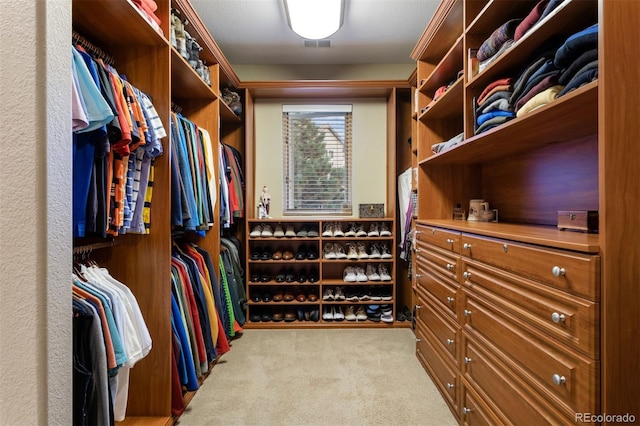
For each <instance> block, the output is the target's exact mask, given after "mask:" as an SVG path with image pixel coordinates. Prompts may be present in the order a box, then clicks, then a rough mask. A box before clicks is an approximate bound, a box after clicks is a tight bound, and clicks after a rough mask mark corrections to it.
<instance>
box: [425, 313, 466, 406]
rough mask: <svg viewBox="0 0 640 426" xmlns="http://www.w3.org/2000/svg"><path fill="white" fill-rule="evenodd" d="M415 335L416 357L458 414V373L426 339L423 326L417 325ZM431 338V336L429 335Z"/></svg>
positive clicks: (427, 333) (426, 333) (426, 331)
mask: <svg viewBox="0 0 640 426" xmlns="http://www.w3.org/2000/svg"><path fill="white" fill-rule="evenodd" d="M415 333H416V342H417V343H416V356H417V357H418V359H419V360H420V362H421V363H422V365H423V367H424V368H425V369H426V370H427V371H428V372H429V374H430V375H431V378H432V380H433V382H434V383H435V385H436V386H437V387H438V388H439V389H440V392H441V393H442V395H443V397H444V398H445V400H446V401H447V402H448V403H449V405H450V406H451V407H452V408H453V411H454V412H455V413H457V412H458V410H457V407H458V398H457V395H458V386H459V376H458V371H457V369H456V368H454V367H453V366H452V365H451V364H450V363H448V362H447V360H446V359H445V358H444V354H441V353H440V350H439V349H437V348H435V347H434V346H433V345H432V343H431V341H430V339H429V338H428V337H427V336H428V335H429V331H428V330H426V329H425V328H424V325H423V324H421V323H418V326H417V327H416V330H415ZM431 338H433V335H431Z"/></svg>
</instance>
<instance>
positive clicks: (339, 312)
mask: <svg viewBox="0 0 640 426" xmlns="http://www.w3.org/2000/svg"><path fill="white" fill-rule="evenodd" d="M333 319H334V320H336V321H342V320H343V319H344V313H343V312H342V306H338V308H337V309H336V310H334V312H333Z"/></svg>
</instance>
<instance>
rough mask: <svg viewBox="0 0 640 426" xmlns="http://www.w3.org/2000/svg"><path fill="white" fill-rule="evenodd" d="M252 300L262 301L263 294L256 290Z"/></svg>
mask: <svg viewBox="0 0 640 426" xmlns="http://www.w3.org/2000/svg"><path fill="white" fill-rule="evenodd" d="M251 300H253V301H254V302H262V295H260V293H258V292H257V291H254V292H253V297H252V298H251Z"/></svg>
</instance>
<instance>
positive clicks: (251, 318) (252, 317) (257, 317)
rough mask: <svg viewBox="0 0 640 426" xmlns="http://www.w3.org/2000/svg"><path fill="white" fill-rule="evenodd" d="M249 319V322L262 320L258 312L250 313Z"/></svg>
mask: <svg viewBox="0 0 640 426" xmlns="http://www.w3.org/2000/svg"><path fill="white" fill-rule="evenodd" d="M249 321H251V322H260V321H262V315H260V314H251V315H249Z"/></svg>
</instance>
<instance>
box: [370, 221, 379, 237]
mask: <svg viewBox="0 0 640 426" xmlns="http://www.w3.org/2000/svg"><path fill="white" fill-rule="evenodd" d="M367 235H368V236H369V237H379V236H380V226H379V225H378V224H377V223H376V222H374V223H372V224H371V226H370V227H369V233H368V234H367Z"/></svg>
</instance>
